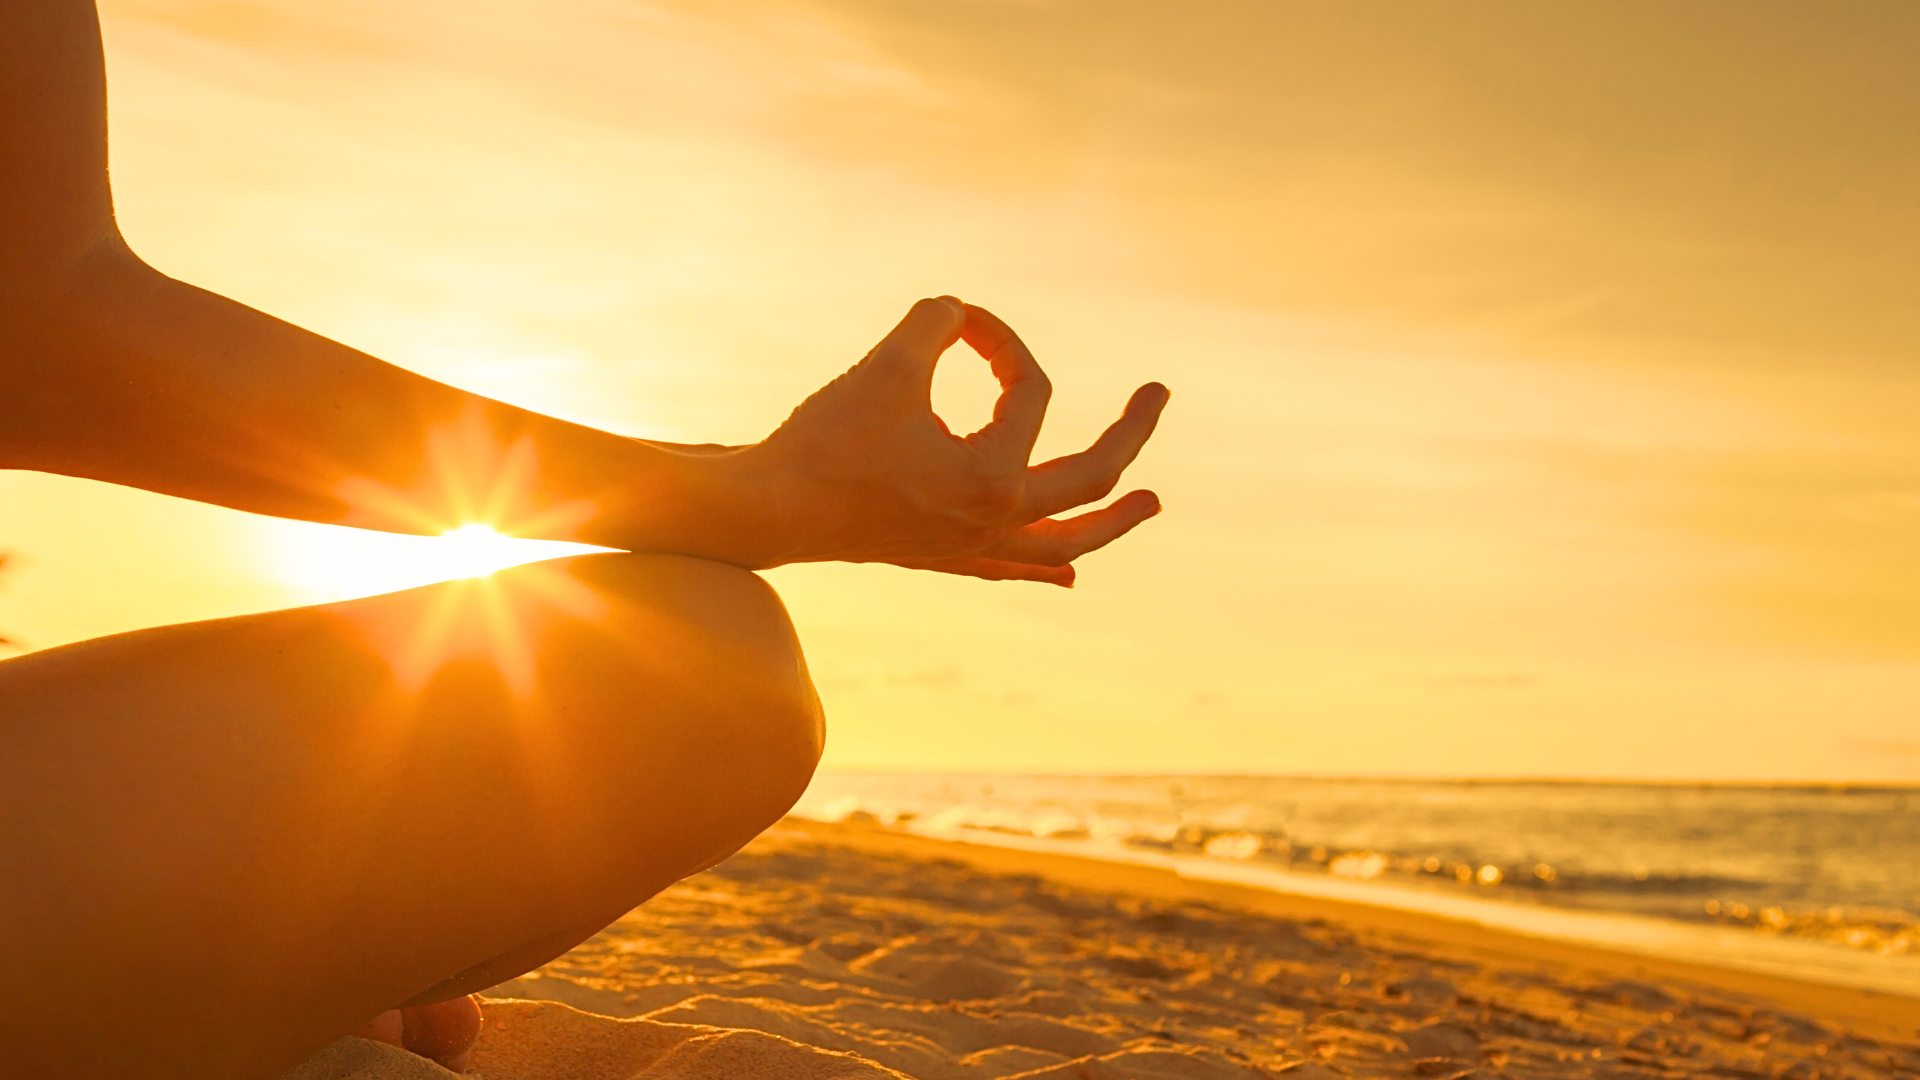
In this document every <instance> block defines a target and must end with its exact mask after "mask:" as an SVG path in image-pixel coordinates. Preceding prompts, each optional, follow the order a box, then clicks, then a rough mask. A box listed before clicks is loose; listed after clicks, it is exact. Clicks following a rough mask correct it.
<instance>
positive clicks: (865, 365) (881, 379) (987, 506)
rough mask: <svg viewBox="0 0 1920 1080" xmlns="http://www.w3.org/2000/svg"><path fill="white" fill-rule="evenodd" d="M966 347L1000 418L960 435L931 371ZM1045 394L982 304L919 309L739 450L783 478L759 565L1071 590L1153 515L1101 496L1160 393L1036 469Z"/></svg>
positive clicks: (1154, 507) (1144, 500)
mask: <svg viewBox="0 0 1920 1080" xmlns="http://www.w3.org/2000/svg"><path fill="white" fill-rule="evenodd" d="M962 339H964V340H965V341H966V342H967V344H968V345H970V346H972V347H973V349H974V351H975V352H977V353H979V354H980V355H981V356H982V357H984V358H985V359H986V360H987V362H988V364H990V365H991V366H992V368H993V374H994V376H995V377H996V378H997V379H999V381H1000V399H999V401H998V402H997V403H995V405H994V410H993V420H992V422H991V423H989V424H987V426H986V427H983V428H981V429H980V430H979V431H976V432H974V433H973V434H971V435H967V436H965V437H960V436H956V435H954V434H953V433H952V432H950V431H949V430H948V429H947V426H946V425H945V424H944V423H942V422H941V421H940V418H939V417H938V416H936V415H935V414H934V412H933V405H932V387H933V369H934V365H935V364H937V363H938V362H939V360H940V356H941V354H942V353H944V352H945V351H946V350H947V349H948V347H950V346H952V345H953V344H954V343H955V342H956V341H959V340H962ZM1051 394H1052V386H1051V384H1050V383H1049V382H1048V381H1047V376H1046V374H1045V373H1044V372H1043V371H1041V370H1040V365H1039V364H1038V363H1037V362H1036V361H1035V360H1034V358H1033V354H1032V353H1031V352H1029V351H1028V350H1027V347H1026V345H1025V344H1023V343H1022V342H1021V340H1020V338H1019V337H1018V336H1017V335H1016V334H1014V332H1013V331H1012V330H1011V329H1009V328H1008V327H1007V325H1006V324H1005V323H1003V322H1001V321H1000V320H999V319H998V318H996V317H995V316H994V315H993V314H992V313H991V312H988V311H987V310H986V309H984V308H978V307H974V306H972V305H970V304H963V303H961V302H960V301H959V300H956V299H954V298H953V297H941V298H939V299H935V300H922V301H920V302H919V303H917V304H915V305H914V306H913V309H912V310H911V311H909V312H908V313H907V316H906V318H905V319H902V320H901V322H900V325H898V326H896V327H894V329H893V332H892V333H890V334H888V335H887V336H886V338H885V339H884V340H882V341H881V342H880V344H878V345H876V346H875V347H874V348H873V351H871V352H869V353H868V354H867V355H866V357H865V358H864V359H862V360H861V361H860V362H859V363H858V364H855V365H854V366H853V368H852V369H850V370H849V371H847V373H846V374H844V375H842V376H840V377H839V378H838V379H835V380H834V381H833V382H832V383H829V384H828V385H827V386H826V387H824V388H822V389H821V390H820V391H819V392H818V393H816V394H814V395H813V396H812V397H810V398H808V399H807V400H806V401H805V402H803V403H802V404H801V405H800V407H799V408H798V409H795V410H794V412H793V415H792V416H790V417H789V418H788V419H787V422H786V423H784V424H782V425H781V426H780V428H779V430H777V431H775V432H774V433H773V434H772V435H771V436H769V437H768V438H767V439H766V440H765V441H764V442H762V443H760V444H758V445H757V446H754V447H750V448H747V449H746V450H744V451H742V454H743V455H745V456H750V457H752V458H754V459H755V460H756V461H757V463H758V464H759V466H760V467H762V468H766V469H770V470H771V472H772V474H773V475H774V476H775V477H776V478H777V479H776V482H775V483H774V484H773V485H771V487H770V488H768V489H763V490H766V491H768V492H769V498H770V499H771V500H772V501H773V503H774V504H775V505H774V506H772V507H770V508H769V509H770V510H771V511H772V513H773V514H774V517H775V521H774V524H773V526H772V529H771V532H772V533H773V534H775V535H778V536H780V537H782V538H783V539H784V541H785V544H784V548H785V549H784V550H782V551H779V552H778V553H774V554H771V555H770V556H769V557H768V559H767V560H764V561H766V565H775V564H777V563H782V562H803V561H804V562H818V561H827V560H842V561H848V562H888V563H893V564H895V565H898V566H906V567H913V568H916V569H923V570H937V571H940V572H943V573H950V574H965V575H969V576H972V577H980V578H988V579H993V580H1020V581H1042V582H1048V583H1051V584H1055V585H1062V586H1068V587H1071V586H1072V584H1073V579H1074V570H1073V565H1072V564H1073V560H1075V559H1077V558H1079V557H1080V556H1081V555H1084V554H1086V553H1087V552H1089V551H1093V550H1096V549H1098V548H1101V547H1104V546H1106V545H1107V544H1109V543H1112V542H1113V541H1114V540H1116V539H1118V538H1119V537H1121V536H1123V535H1125V534H1126V533H1127V532H1128V531H1129V530H1130V529H1132V528H1133V527H1134V526H1135V525H1138V524H1140V523H1141V522H1142V521H1145V520H1146V519H1147V518H1150V517H1152V516H1154V515H1155V514H1158V513H1159V512H1160V500H1159V499H1158V497H1156V496H1155V495H1154V494H1153V493H1152V492H1150V491H1134V492H1130V493H1128V494H1127V495H1124V496H1122V497H1121V498H1119V499H1117V500H1115V501H1114V502H1113V503H1112V504H1110V505H1108V506H1105V507H1102V508H1100V509H1098V510H1093V511H1090V512H1087V513H1084V514H1079V515H1077V516H1074V517H1069V518H1064V519H1060V518H1056V517H1054V516H1053V515H1056V514H1060V513H1062V512H1064V511H1067V510H1071V509H1073V508H1074V507H1077V506H1082V505H1085V504H1087V503H1090V502H1094V501H1096V500H1099V499H1103V498H1105V497H1106V496H1107V495H1108V493H1110V492H1111V491H1112V490H1113V488H1114V486H1115V485H1116V484H1118V483H1119V480H1120V474H1121V472H1122V471H1124V470H1125V469H1126V467H1127V466H1128V465H1129V464H1131V463H1132V462H1133V459H1134V457H1135V456H1136V455H1138V454H1139V452H1140V448H1141V446H1142V445H1144V444H1145V443H1146V441H1147V437H1148V436H1149V435H1151V434H1153V429H1154V425H1155V424H1156V423H1157V422H1158V421H1159V419H1160V411H1161V409H1162V408H1164V407H1165V405H1166V403H1167V396H1168V394H1167V389H1166V387H1164V386H1161V385H1160V384H1158V383H1148V384H1147V385H1145V386H1143V387H1141V388H1140V389H1138V390H1136V391H1134V394H1133V397H1132V399H1131V400H1129V401H1128V402H1127V407H1126V410H1125V412H1123V413H1122V414H1121V417H1120V419H1119V420H1118V421H1116V422H1115V423H1114V424H1113V426H1111V427H1109V428H1108V429H1107V430H1106V431H1105V432H1104V433H1103V434H1102V435H1101V436H1100V438H1098V439H1097V440H1095V441H1094V443H1093V445H1092V446H1090V447H1088V448H1087V449H1085V450H1083V451H1080V452H1079V453H1077V454H1069V455H1067V456H1065V457H1060V458H1055V459H1053V460H1052V461H1047V462H1042V463H1041V464H1039V465H1029V464H1028V459H1029V458H1030V457H1031V455H1032V453H1033V444H1034V440H1035V439H1036V438H1037V437H1038V436H1039V434H1040V424H1041V421H1042V419H1043V418H1044V417H1045V415H1046V411H1047V400H1048V398H1049V397H1050V396H1051Z"/></svg>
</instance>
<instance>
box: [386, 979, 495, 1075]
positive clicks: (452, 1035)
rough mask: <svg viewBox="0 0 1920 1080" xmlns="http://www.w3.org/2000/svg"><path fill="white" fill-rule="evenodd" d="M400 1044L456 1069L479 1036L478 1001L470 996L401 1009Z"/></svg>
mask: <svg viewBox="0 0 1920 1080" xmlns="http://www.w3.org/2000/svg"><path fill="white" fill-rule="evenodd" d="M401 1017H402V1019H403V1021H404V1029H405V1038H404V1043H403V1045H405V1046H406V1048H407V1049H409V1050H411V1051H413V1052H414V1053H416V1054H419V1055H420V1056H422V1057H430V1058H432V1059H433V1060H435V1061H437V1062H439V1063H440V1064H442V1065H445V1066H447V1067H448V1068H450V1069H453V1070H454V1071H455V1072H458V1071H459V1070H460V1068H461V1067H462V1066H464V1065H465V1064H466V1056H467V1051H468V1050H470V1049H472V1048H473V1044H474V1042H475V1041H476V1040H478V1039H479V1038H480V1003H479V1002H478V1001H475V1000H474V999H473V998H471V997H461V998H454V999H453V1000H452V1001H442V1002H437V1003H435V1004H433V1005H418V1006H415V1007H414V1008H411V1009H402V1010H401Z"/></svg>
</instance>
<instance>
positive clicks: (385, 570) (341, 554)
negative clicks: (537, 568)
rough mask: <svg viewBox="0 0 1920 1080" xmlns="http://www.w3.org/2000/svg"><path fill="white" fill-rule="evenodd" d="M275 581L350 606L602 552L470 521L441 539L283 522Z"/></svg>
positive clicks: (442, 535)
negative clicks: (373, 598)
mask: <svg viewBox="0 0 1920 1080" xmlns="http://www.w3.org/2000/svg"><path fill="white" fill-rule="evenodd" d="M284 524H285V526H286V528H285V530H284V533H283V536H282V537H279V538H276V539H278V540H280V542H279V543H276V544H275V545H274V546H275V548H276V549H277V551H276V553H275V554H276V559H275V561H276V562H277V563H278V567H277V570H278V574H277V576H278V577H279V578H280V579H281V580H283V581H285V582H286V583H287V584H289V585H291V586H293V587H294V588H295V589H297V590H299V591H300V592H302V593H304V594H306V595H307V596H308V597H309V598H310V599H311V600H313V601H316V602H321V603H325V602H330V601H334V600H352V599H356V598H358V597H362V596H377V595H379V594H380V593H388V592H398V591H399V590H401V589H411V588H415V587H417V586H421V585H432V584H435V583H437V582H441V581H453V580H456V579H459V578H471V577H481V576H484V575H486V574H491V573H493V572H494V571H496V570H504V569H506V568H507V567H509V566H519V565H521V564H522V563H530V562H537V561H539V560H542V559H554V558H559V557H561V556H565V555H579V554H585V553H587V552H593V551H605V550H607V549H605V548H599V547H594V546H593V545H590V544H573V543H566V542H562V541H557V540H526V539H522V538H520V537H515V536H506V535H503V534H501V533H500V532H498V531H496V530H495V529H494V528H493V527H492V526H490V525H485V524H481V523H478V522H470V523H468V524H465V525H462V526H460V527H459V528H456V529H451V530H448V531H447V532H445V533H443V534H441V535H439V536H404V535H400V534H397V533H385V532H374V531H371V530H367V529H350V528H344V527H341V526H337V525H313V524H308V523H304V522H286V523H284Z"/></svg>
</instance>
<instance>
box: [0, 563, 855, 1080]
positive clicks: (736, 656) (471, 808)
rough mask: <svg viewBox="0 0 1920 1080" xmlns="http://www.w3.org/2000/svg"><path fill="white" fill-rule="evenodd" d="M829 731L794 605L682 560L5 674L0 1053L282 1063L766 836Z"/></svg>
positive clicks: (50, 658)
mask: <svg viewBox="0 0 1920 1080" xmlns="http://www.w3.org/2000/svg"><path fill="white" fill-rule="evenodd" d="M820 738H821V729H820V715H819V710H818V705H817V701H816V699H815V698H814V696H813V692H812V688H811V686H810V684H809V683H808V681H807V676H806V671H805V666H804V663H803V661H802V660H801V656H800V652H799V648H798V645H797V643H796V642H795V641H794V638H793V634H792V629H791V627H790V626H789V624H788V623H787V621H786V618H785V614H784V612H783V611H782V609H781V607H780V604H779V601H778V599H777V598H776V597H775V596H774V595H773V593H772V591H771V590H770V589H768V588H767V587H766V586H765V584H764V583H762V582H761V581H760V580H759V579H758V578H756V577H754V576H753V575H751V574H747V573H745V572H743V571H740V570H736V569H733V568H731V567H725V566H720V565H717V564H713V563H707V562H703V561H700V560H695V559H685V558H678V557H673V556H634V555H604V556H585V557H581V558H576V559H568V560H558V561H556V562H553V563H544V564H535V565H533V566H527V567H520V568H516V569H513V570H509V571H503V572H501V573H499V574H495V575H492V576H491V577H488V578H482V579H473V580H468V581H458V582H449V583H446V584H443V585H436V586H431V587H428V588H424V589H414V590H410V591H407V592H403V593H395V594H391V595H388V596H381V597H374V598H370V599H366V600H357V601H350V602H347V603H341V604H332V605H326V606H322V607H315V608H306V609H299V610H294V611H284V612H275V613H271V614H266V615H258V616H248V617H244V618H237V619H225V620H218V621H214V622H207V623H195V624H189V625H184V626H172V627H162V628H158V629H154V630H147V631H140V632H137V633H133V634H124V635H119V636H116V637H112V638H104V639H100V640H97V641H92V642H83V643H80V644H78V645H73V646H68V647H65V648H61V649H53V650H48V651H46V652H42V653H35V654H31V655H28V656H25V657H21V658H18V659H15V660H10V661H7V662H5V663H0V1000H5V1001H7V1002H9V1007H8V1008H7V1009H5V1010H0V1044H4V1045H7V1046H8V1047H9V1055H10V1058H12V1060H13V1064H15V1065H19V1066H21V1067H22V1068H24V1069H27V1070H28V1071H30V1072H34V1073H35V1074H36V1075H48V1076H53V1075H76V1076H87V1075H102V1076H104V1075H108V1074H109V1073H110V1074H111V1075H113V1076H115V1077H134V1076H175V1075H179V1076H186V1075H191V1076H194V1077H196V1078H208V1080H215V1078H219V1077H225V1076H232V1077H242V1076H257V1075H272V1073H273V1072H274V1071H276V1070H277V1069H278V1068H280V1067H282V1066H284V1065H286V1064H288V1063H290V1062H291V1061H292V1060H297V1059H298V1058H299V1057H300V1056H301V1055H302V1054H303V1053H305V1052H306V1051H308V1050H310V1049H312V1048H313V1047H316V1046H318V1045H322V1044H324V1043H325V1042H327V1041H329V1040H330V1039H331V1038H332V1037H333V1035H334V1034H335V1033H337V1032H339V1031H343V1030H346V1029H348V1028H350V1027H351V1026H353V1025H354V1024H356V1023H359V1022H361V1021H363V1020H365V1019H367V1018H368V1017H370V1016H372V1015H373V1014H375V1013H377V1012H379V1011H380V1010H382V1009H386V1008H390V1007H392V1006H394V1005H397V1004H399V1003H400V1002H402V1001H404V1000H406V999H408V998H409V997H412V996H414V995H416V994H418V993H420V992H422V991H425V990H427V989H428V988H430V987H433V986H435V985H436V984H439V983H442V982H443V981H444V980H446V979H448V978H449V977H451V976H454V975H456V974H457V973H459V972H461V971H463V970H465V969H468V968H471V967H472V966H473V965H475V964H479V963H481V962H483V961H485V960H487V959H488V958H489V957H496V956H501V955H503V954H512V953H514V952H515V950H517V949H522V948H524V947H525V946H526V945H527V943H529V942H533V941H538V940H541V939H546V938H551V937H552V936H553V935H555V934H560V933H564V932H567V931H568V930H569V929H570V928H578V927H581V926H585V925H589V924H593V923H595V922H601V923H604V922H605V921H607V920H610V919H611V918H613V917H615V916H616V915H618V914H619V913H620V912H621V911H624V910H626V909H627V908H628V907H631V906H632V905H633V904H635V903H638V902H639V901H641V900H643V899H645V898H646V897H647V896H650V895H652V893H654V892H655V891H657V890H659V889H660V888H663V887H664V886H666V885H667V884H670V883H671V882H673V881H675V880H677V879H678V878H680V877H682V876H684V875H685V874H687V873H690V872H692V871H694V870H696V869H698V868H699V867H701V866H703V865H705V864H706V863H708V862H710V861H712V860H713V859H714V858H716V857H718V856H720V855H721V854H723V853H724V852H726V851H727V850H729V849H730V848H732V847H734V846H737V845H738V844H740V843H742V842H743V841H744V840H745V839H747V838H748V837H750V836H751V835H753V833H755V832H757V831H758V830H759V829H761V828H763V827H765V825H767V824H768V823H770V822H771V821H773V820H774V819H776V818H777V817H778V816H779V814H781V813H782V812H784V810H785V809H786V807H787V806H789V805H791V803H792V801H793V800H794V799H795V798H797V797H798V795H799V793H800V791H801V789H802V788H803V787H804V786H805V783H806V780H807V777H808V776H809V775H810V774H811V771H812V767H813V764H814V762H815V761H816V760H817V757H818V753H819V746H820ZM13 1002H24V1003H25V1006H24V1007H23V1008H15V1007H13V1006H12V1004H11V1003H13ZM16 1055H24V1057H23V1058H22V1057H19V1056H16Z"/></svg>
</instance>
